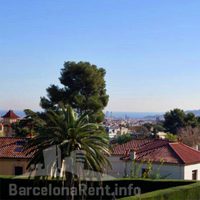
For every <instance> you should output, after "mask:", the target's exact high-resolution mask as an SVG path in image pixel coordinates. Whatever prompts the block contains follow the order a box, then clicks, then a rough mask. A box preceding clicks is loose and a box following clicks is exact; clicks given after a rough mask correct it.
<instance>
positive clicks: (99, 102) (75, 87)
mask: <svg viewBox="0 0 200 200" xmlns="http://www.w3.org/2000/svg"><path fill="white" fill-rule="evenodd" d="M105 74H106V71H105V70H104V69H103V68H98V67H97V66H96V65H92V64H90V63H89V62H78V63H76V62H65V63H64V67H63V69H61V76H60V78H59V80H60V83H61V84H62V87H59V86H57V85H50V87H48V88H47V98H46V97H42V98H41V106H42V108H44V109H49V108H51V109H55V108H56V107H57V105H58V104H59V102H63V103H64V104H68V105H70V106H72V107H73V108H74V109H75V110H76V112H78V113H79V114H84V113H90V114H91V116H92V118H94V119H93V121H99V122H100V121H102V120H103V116H104V115H103V112H102V110H103V109H104V107H105V106H106V105H107V103H108V99H109V96H108V95H107V94H106V83H105V80H104V77H105Z"/></svg>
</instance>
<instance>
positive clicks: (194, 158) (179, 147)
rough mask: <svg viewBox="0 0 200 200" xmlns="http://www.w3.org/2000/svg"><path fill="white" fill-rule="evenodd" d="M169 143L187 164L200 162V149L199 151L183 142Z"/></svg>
mask: <svg viewBox="0 0 200 200" xmlns="http://www.w3.org/2000/svg"><path fill="white" fill-rule="evenodd" d="M169 145H170V147H171V148H172V149H173V150H174V151H175V152H176V154H177V155H178V157H179V158H180V159H181V160H182V161H183V162H184V163H185V164H191V163H199V162H200V151H197V150H195V149H193V148H191V147H189V146H187V145H185V144H183V143H170V144H169Z"/></svg>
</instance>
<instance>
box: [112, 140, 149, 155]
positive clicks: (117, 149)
mask: <svg viewBox="0 0 200 200" xmlns="http://www.w3.org/2000/svg"><path fill="white" fill-rule="evenodd" d="M151 141H152V139H143V140H142V139H138V140H131V141H129V142H127V143H125V144H121V145H116V146H114V148H113V152H112V155H116V156H117V155H119V156H120V155H124V154H125V153H126V152H127V151H129V150H134V151H138V150H139V149H141V148H142V147H144V146H145V145H146V144H149V143H150V142H151Z"/></svg>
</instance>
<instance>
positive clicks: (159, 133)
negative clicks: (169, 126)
mask: <svg viewBox="0 0 200 200" xmlns="http://www.w3.org/2000/svg"><path fill="white" fill-rule="evenodd" d="M156 135H157V136H158V137H159V138H160V139H165V138H166V136H167V133H165V132H158V133H156Z"/></svg>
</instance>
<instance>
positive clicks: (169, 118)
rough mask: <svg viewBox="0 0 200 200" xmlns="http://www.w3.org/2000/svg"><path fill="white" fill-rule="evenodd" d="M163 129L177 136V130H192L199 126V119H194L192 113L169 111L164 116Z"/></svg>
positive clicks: (179, 110)
mask: <svg viewBox="0 0 200 200" xmlns="http://www.w3.org/2000/svg"><path fill="white" fill-rule="evenodd" d="M164 118H165V121H164V127H165V129H166V131H168V132H170V133H173V134H177V132H178V130H179V129H181V128H184V127H186V126H191V127H192V128H194V127H197V126H199V125H200V121H199V117H196V116H195V115H194V114H193V113H185V112H184V111H183V110H181V109H177V108H176V109H174V110H171V111H169V112H167V113H165V115H164Z"/></svg>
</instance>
